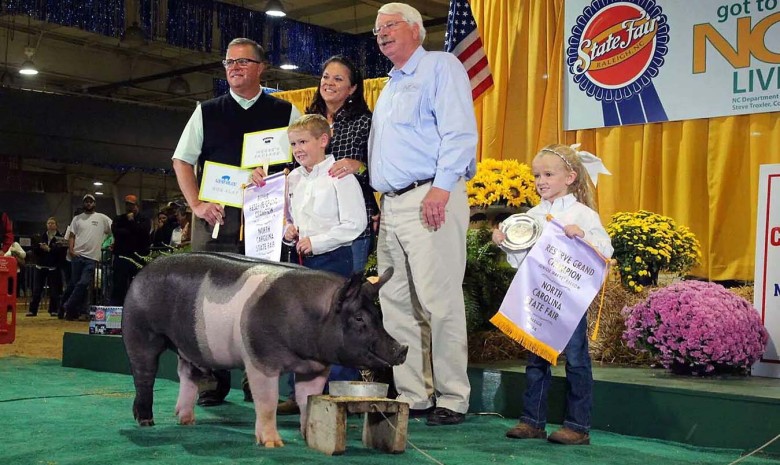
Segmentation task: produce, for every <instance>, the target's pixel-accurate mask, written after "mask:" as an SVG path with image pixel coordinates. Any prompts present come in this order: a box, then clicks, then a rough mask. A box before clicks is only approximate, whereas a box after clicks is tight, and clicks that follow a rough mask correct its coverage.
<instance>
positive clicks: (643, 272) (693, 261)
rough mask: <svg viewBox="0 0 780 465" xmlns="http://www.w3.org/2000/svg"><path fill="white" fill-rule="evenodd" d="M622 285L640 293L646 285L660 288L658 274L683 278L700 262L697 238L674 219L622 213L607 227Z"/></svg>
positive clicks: (614, 217)
mask: <svg viewBox="0 0 780 465" xmlns="http://www.w3.org/2000/svg"><path fill="white" fill-rule="evenodd" d="M606 229H607V233H608V234H609V237H610V238H611V239H612V247H614V248H615V252H614V253H613V255H612V258H614V259H615V260H617V262H618V266H617V270H618V272H619V273H620V280H621V282H622V283H623V285H624V286H625V287H626V288H627V289H629V290H631V291H634V292H641V291H642V289H643V284H653V285H658V273H659V272H660V271H668V272H671V273H675V274H677V275H680V276H681V275H684V274H685V273H686V272H688V271H690V270H691V269H692V268H693V267H694V266H696V265H698V264H699V261H700V259H701V245H700V244H699V241H698V240H697V239H696V236H695V235H694V234H693V233H692V232H691V231H690V229H688V228H687V227H685V226H681V225H678V224H677V223H675V221H674V220H673V219H672V218H669V217H668V216H663V215H659V214H656V213H653V212H649V211H645V210H640V211H638V212H619V213H615V214H614V215H613V216H612V220H611V221H610V223H609V224H608V225H607V228H606Z"/></svg>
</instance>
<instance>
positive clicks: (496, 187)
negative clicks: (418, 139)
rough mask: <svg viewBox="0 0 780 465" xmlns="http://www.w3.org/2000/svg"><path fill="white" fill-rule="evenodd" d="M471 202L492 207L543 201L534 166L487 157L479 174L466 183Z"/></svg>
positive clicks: (479, 164) (478, 205)
mask: <svg viewBox="0 0 780 465" xmlns="http://www.w3.org/2000/svg"><path fill="white" fill-rule="evenodd" d="M466 192H467V194H468V196H469V205H470V206H472V207H489V206H491V205H503V206H508V207H515V208H517V207H533V206H534V205H536V204H537V203H539V194H537V193H536V185H535V183H534V176H533V174H531V168H530V167H529V166H528V165H526V164H525V163H520V162H519V161H517V160H493V159H490V158H488V159H485V160H483V161H481V162H479V163H478V164H477V174H476V176H474V177H473V178H472V179H471V180H470V181H469V182H468V183H466Z"/></svg>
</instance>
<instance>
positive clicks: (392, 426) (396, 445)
mask: <svg viewBox="0 0 780 465" xmlns="http://www.w3.org/2000/svg"><path fill="white" fill-rule="evenodd" d="M394 402H395V401H394ZM397 404H398V405H396V407H398V409H397V411H396V412H391V411H390V410H391V409H387V410H380V411H377V412H368V413H365V414H364V420H363V445H365V446H366V447H371V448H373V449H378V450H381V451H383V452H388V453H391V454H400V453H402V452H403V451H404V450H406V431H407V426H408V424H409V404H407V403H406V402H398V403H397Z"/></svg>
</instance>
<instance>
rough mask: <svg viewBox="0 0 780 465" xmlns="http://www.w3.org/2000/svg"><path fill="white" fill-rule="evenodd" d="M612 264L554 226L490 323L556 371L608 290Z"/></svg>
mask: <svg viewBox="0 0 780 465" xmlns="http://www.w3.org/2000/svg"><path fill="white" fill-rule="evenodd" d="M606 273H607V260H606V259H605V258H604V257H602V256H601V254H600V253H598V252H597V251H596V250H595V249H594V248H593V247H592V246H591V245H590V244H588V243H587V242H585V241H583V240H582V239H580V238H575V239H571V238H568V237H566V235H565V234H564V233H563V227H562V226H561V225H560V224H559V223H558V222H556V221H555V220H552V221H550V223H549V224H547V227H545V228H544V231H543V232H542V235H541V236H539V239H538V240H537V241H536V244H534V246H533V248H532V249H531V251H530V252H528V255H526V257H525V260H523V262H522V263H521V264H520V266H519V267H518V269H517V273H516V274H515V277H514V279H513V280H512V284H510V285H509V290H507V293H506V297H504V301H503V302H502V303H501V308H499V309H498V313H496V314H495V315H494V316H493V318H491V319H490V322H491V323H493V324H494V325H496V327H498V329H500V330H501V331H502V332H504V333H505V334H506V335H507V336H509V337H511V338H512V339H514V340H515V341H517V342H519V343H520V344H521V345H522V346H523V347H525V348H526V349H528V350H530V351H531V352H533V353H535V354H536V355H538V356H540V357H542V358H544V359H545V360H547V361H549V362H550V363H552V364H553V365H556V364H557V361H558V356H559V355H560V353H561V352H562V351H563V349H564V348H565V347H566V344H567V343H568V342H569V339H571V335H572V334H573V333H574V330H575V329H576V328H577V325H578V324H579V323H580V320H582V316H583V315H584V314H585V312H586V311H587V310H588V307H589V306H590V303H591V302H592V301H593V298H594V297H595V296H596V293H598V291H599V289H600V288H601V287H602V285H603V284H604V278H605V277H606Z"/></svg>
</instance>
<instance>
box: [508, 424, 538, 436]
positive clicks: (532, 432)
mask: <svg viewBox="0 0 780 465" xmlns="http://www.w3.org/2000/svg"><path fill="white" fill-rule="evenodd" d="M506 437H508V438H512V439H545V438H546V437H547V431H545V430H543V429H542V428H534V427H533V426H531V425H529V424H528V423H523V422H520V423H518V424H517V425H515V426H514V427H513V428H512V429H510V430H509V431H507V432H506Z"/></svg>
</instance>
